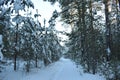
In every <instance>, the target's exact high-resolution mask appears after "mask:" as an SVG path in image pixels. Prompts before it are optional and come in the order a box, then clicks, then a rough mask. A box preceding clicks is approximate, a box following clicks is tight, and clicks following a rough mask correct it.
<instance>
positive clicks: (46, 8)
mask: <svg viewBox="0 0 120 80" xmlns="http://www.w3.org/2000/svg"><path fill="white" fill-rule="evenodd" d="M31 1H32V2H33V3H34V6H35V9H34V10H32V14H35V13H36V9H38V13H39V14H40V15H41V17H39V21H40V23H41V25H42V26H43V22H44V19H46V26H47V27H48V26H49V24H48V21H49V19H50V17H51V16H52V13H53V11H54V10H57V11H58V12H60V11H61V9H60V7H59V3H55V4H54V5H51V3H50V2H44V1H43V0H31ZM56 30H58V31H66V32H70V31H71V29H70V28H68V27H65V26H63V25H62V22H60V17H59V18H57V20H56ZM58 36H59V37H61V38H62V40H66V39H68V37H67V36H65V35H62V34H58Z"/></svg>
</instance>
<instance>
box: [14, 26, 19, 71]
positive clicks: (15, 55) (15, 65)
mask: <svg viewBox="0 0 120 80" xmlns="http://www.w3.org/2000/svg"><path fill="white" fill-rule="evenodd" d="M17 31H18V24H17V25H16V35H15V37H16V38H15V53H14V71H16V70H17V55H18V50H17V46H18V32H17Z"/></svg>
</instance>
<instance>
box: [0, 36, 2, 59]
mask: <svg viewBox="0 0 120 80" xmlns="http://www.w3.org/2000/svg"><path fill="white" fill-rule="evenodd" d="M0 45H1V46H0V61H1V60H2V59H3V54H2V52H1V49H2V35H0Z"/></svg>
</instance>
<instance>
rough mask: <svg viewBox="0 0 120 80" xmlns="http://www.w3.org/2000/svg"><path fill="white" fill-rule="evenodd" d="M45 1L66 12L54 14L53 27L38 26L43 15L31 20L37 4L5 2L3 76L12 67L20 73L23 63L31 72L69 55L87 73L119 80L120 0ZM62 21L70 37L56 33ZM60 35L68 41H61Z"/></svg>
mask: <svg viewBox="0 0 120 80" xmlns="http://www.w3.org/2000/svg"><path fill="white" fill-rule="evenodd" d="M40 1H41V0H40ZM43 1H44V2H49V3H50V4H51V5H54V4H55V3H59V7H60V9H61V12H58V11H57V10H55V11H53V13H52V16H51V18H50V19H48V20H47V21H48V24H49V25H48V26H46V24H47V22H46V19H44V21H43V22H40V21H39V17H41V15H40V13H38V10H36V13H35V14H34V16H32V12H30V11H31V9H34V8H35V5H34V4H33V2H34V0H0V73H2V72H4V68H5V66H8V65H9V64H11V63H13V70H14V71H18V70H19V67H20V66H19V65H18V62H19V61H21V62H24V67H25V71H26V72H30V70H31V69H32V68H35V67H36V68H39V67H40V66H41V65H44V66H46V67H47V66H49V65H50V64H52V63H54V62H56V61H58V60H59V59H60V58H61V57H63V56H64V57H65V58H69V59H71V60H72V61H73V62H75V64H76V66H77V67H79V65H81V66H82V67H83V70H84V72H85V73H90V74H94V75H95V74H98V73H100V74H101V75H104V77H105V78H106V80H120V0H43ZM44 7H45V6H44ZM22 13H24V15H23V14H22ZM58 17H59V18H60V21H61V22H63V26H66V27H69V28H71V32H69V33H68V32H65V31H63V32H62V31H58V30H56V29H55V27H56V19H57V18H58ZM41 23H43V25H41ZM59 33H60V34H62V35H65V36H68V40H67V39H66V40H65V41H62V40H61V38H59V36H58V35H57V34H59ZM61 43H64V45H61ZM39 63H41V64H40V65H39ZM0 80H1V79H0Z"/></svg>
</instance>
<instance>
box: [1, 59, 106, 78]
mask: <svg viewBox="0 0 120 80" xmlns="http://www.w3.org/2000/svg"><path fill="white" fill-rule="evenodd" d="M9 69H10V67H9ZM0 78H1V79H2V80H105V79H104V78H103V77H102V76H99V75H92V74H87V73H83V70H82V68H81V70H79V69H78V68H77V67H76V65H75V64H74V62H72V61H71V60H69V59H64V58H61V59H60V60H59V61H57V62H55V63H52V64H50V65H49V66H47V67H44V68H41V69H33V70H31V72H30V73H25V72H24V71H17V72H14V71H12V70H5V71H4V72H2V73H0ZM1 79H0V80H1Z"/></svg>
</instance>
